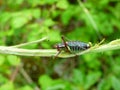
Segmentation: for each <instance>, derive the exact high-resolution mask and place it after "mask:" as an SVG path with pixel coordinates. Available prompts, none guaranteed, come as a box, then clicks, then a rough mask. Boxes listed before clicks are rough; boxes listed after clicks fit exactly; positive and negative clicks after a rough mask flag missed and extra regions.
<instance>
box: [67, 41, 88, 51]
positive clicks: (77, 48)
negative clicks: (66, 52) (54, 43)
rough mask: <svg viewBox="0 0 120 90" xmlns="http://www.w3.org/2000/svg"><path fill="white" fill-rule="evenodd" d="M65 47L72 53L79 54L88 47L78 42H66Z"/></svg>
mask: <svg viewBox="0 0 120 90" xmlns="http://www.w3.org/2000/svg"><path fill="white" fill-rule="evenodd" d="M67 45H68V47H69V49H70V51H72V52H79V51H82V50H86V49H88V48H89V47H90V46H89V44H87V43H84V42H79V41H72V42H67Z"/></svg>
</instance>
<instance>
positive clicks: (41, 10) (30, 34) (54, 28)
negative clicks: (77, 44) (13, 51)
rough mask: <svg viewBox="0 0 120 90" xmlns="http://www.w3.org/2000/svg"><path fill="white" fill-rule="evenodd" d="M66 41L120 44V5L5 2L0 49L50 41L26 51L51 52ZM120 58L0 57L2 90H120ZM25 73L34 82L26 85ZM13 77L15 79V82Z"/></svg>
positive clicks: (110, 1)
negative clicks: (12, 79)
mask: <svg viewBox="0 0 120 90" xmlns="http://www.w3.org/2000/svg"><path fill="white" fill-rule="evenodd" d="M78 1H80V2H78ZM62 35H64V36H65V37H67V38H68V39H69V40H74V41H84V42H92V43H93V45H94V44H98V43H99V41H101V40H102V39H103V38H105V42H109V41H112V40H114V39H115V41H113V42H111V43H110V44H115V43H117V44H118V43H119V41H117V40H116V39H119V38H120V2H119V1H118V0H99V1H98V0H0V45H1V46H2V45H3V46H12V45H17V44H20V43H24V42H31V41H34V40H38V39H40V38H43V37H46V36H47V37H48V40H46V41H43V42H40V43H37V44H32V45H27V46H24V47H23V48H27V49H47V48H49V49H50V48H54V46H55V45H56V43H60V42H62V41H61V36H62ZM69 40H68V41H69ZM105 42H104V43H105ZM6 52H7V51H6ZM119 58H120V53H119V50H118V51H117V50H116V51H110V52H106V53H99V54H98V53H97V54H94V53H91V54H86V55H83V56H81V57H79V56H78V57H75V58H68V59H64V60H62V59H58V58H56V59H55V60H53V58H39V57H18V56H14V55H0V90H34V88H35V87H36V86H37V85H39V88H40V89H42V90H119V89H120V87H119V86H120V76H119V75H120V59H119ZM58 63H59V64H60V65H59V64H58ZM21 64H22V65H23V67H22V68H24V69H25V72H24V73H22V72H21V68H20V71H18V72H17V76H14V75H13V73H14V71H15V70H17V69H16V66H18V65H21ZM55 66H57V68H56V67H55ZM49 72H51V73H50V74H49V75H48V73H49ZM26 73H27V75H28V76H29V77H30V79H32V82H30V81H31V80H29V79H28V78H27V79H26V77H25V76H24V75H26ZM61 73H62V74H61ZM12 76H14V77H15V80H14V81H13V82H11V77H12ZM29 83H30V84H29ZM31 84H32V85H31Z"/></svg>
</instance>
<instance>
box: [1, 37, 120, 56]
mask: <svg viewBox="0 0 120 90" xmlns="http://www.w3.org/2000/svg"><path fill="white" fill-rule="evenodd" d="M117 49H120V39H117V40H114V41H111V42H110V43H108V44H104V45H99V44H97V45H95V46H93V47H91V48H89V49H87V50H85V51H82V52H79V53H76V54H71V53H68V52H64V51H62V52H61V53H60V54H59V55H58V57H61V58H68V57H74V56H76V55H83V54H86V53H98V52H105V51H109V50H117ZM0 53H1V54H13V55H20V56H40V57H53V56H56V54H57V53H58V51H57V50H56V49H32V50H29V49H20V48H16V47H6V46H0Z"/></svg>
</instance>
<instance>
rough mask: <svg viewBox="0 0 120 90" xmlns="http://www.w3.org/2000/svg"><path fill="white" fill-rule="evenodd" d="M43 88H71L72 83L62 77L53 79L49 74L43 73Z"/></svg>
mask: <svg viewBox="0 0 120 90" xmlns="http://www.w3.org/2000/svg"><path fill="white" fill-rule="evenodd" d="M39 84H40V85H41V88H42V90H71V87H70V84H69V83H68V82H66V81H63V80H61V79H56V80H52V79H51V78H50V77H49V76H47V75H43V76H41V77H40V78H39Z"/></svg>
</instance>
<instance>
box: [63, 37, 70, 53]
mask: <svg viewBox="0 0 120 90" xmlns="http://www.w3.org/2000/svg"><path fill="white" fill-rule="evenodd" d="M61 38H62V40H63V43H64V45H65V48H66V49H67V51H68V52H70V50H69V48H68V45H67V43H66V41H65V39H64V37H63V36H62V37H61Z"/></svg>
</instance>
